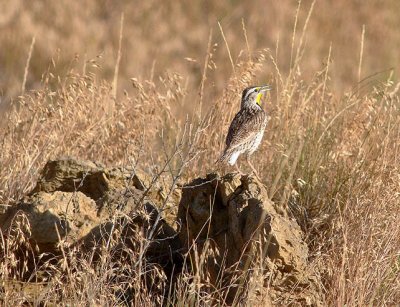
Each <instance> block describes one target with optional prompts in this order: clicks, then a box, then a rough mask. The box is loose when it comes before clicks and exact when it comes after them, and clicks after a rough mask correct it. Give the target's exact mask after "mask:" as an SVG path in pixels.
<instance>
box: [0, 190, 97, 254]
mask: <svg viewBox="0 0 400 307" xmlns="http://www.w3.org/2000/svg"><path fill="white" fill-rule="evenodd" d="M22 214H23V215H25V216H26V218H27V221H28V222H29V224H30V232H31V233H30V235H29V239H30V241H31V242H32V243H34V244H35V245H37V247H38V248H39V253H43V252H50V253H57V252H56V251H57V249H58V244H59V243H60V239H68V241H69V243H71V244H72V243H74V242H76V240H79V239H81V238H83V237H84V236H86V235H87V234H88V233H89V232H90V231H91V230H92V228H93V227H95V226H96V225H98V224H99V223H100V218H99V217H98V216H97V207H96V203H95V201H94V200H92V199H91V198H89V197H87V196H86V195H85V194H83V193H81V192H76V193H66V192H60V191H55V192H53V193H46V192H38V193H35V194H32V195H31V196H28V197H25V198H24V199H23V200H22V201H21V202H20V203H18V204H17V205H14V206H12V207H10V209H9V210H7V211H6V213H5V214H3V215H1V216H0V225H1V229H2V230H3V232H5V231H6V230H7V229H9V228H10V227H11V226H12V223H13V222H15V219H16V217H17V216H18V215H22Z"/></svg>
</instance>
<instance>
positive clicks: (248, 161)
mask: <svg viewBox="0 0 400 307" xmlns="http://www.w3.org/2000/svg"><path fill="white" fill-rule="evenodd" d="M246 161H247V163H248V164H249V166H250V168H251V170H252V171H253V174H254V176H256V178H257V179H258V181H260V182H262V181H261V179H260V177H259V176H258V172H257V171H256V169H255V167H254V166H253V164H251V162H250V155H247V156H246Z"/></svg>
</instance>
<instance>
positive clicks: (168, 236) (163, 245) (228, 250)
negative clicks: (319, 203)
mask: <svg viewBox="0 0 400 307" xmlns="http://www.w3.org/2000/svg"><path fill="white" fill-rule="evenodd" d="M167 195H169V197H167ZM178 203H179V206H178ZM26 224H29V226H30V227H23V225H26ZM176 225H178V227H177V228H178V229H175V228H174V227H176ZM0 230H1V232H0V235H2V234H3V235H6V236H14V235H15V236H16V237H18V236H19V234H20V233H21V231H22V232H23V233H24V234H25V236H26V237H27V238H28V239H29V242H30V243H31V244H32V246H33V245H34V246H35V247H37V249H32V250H35V251H34V252H33V253H34V256H35V257H37V256H39V254H40V253H50V254H51V255H49V256H50V257H52V258H51V259H57V257H53V255H56V256H57V255H60V254H61V246H65V244H67V245H72V247H73V248H74V250H75V248H76V250H78V251H79V252H78V254H74V253H71V255H73V256H72V257H71V259H69V260H68V261H71V263H72V262H74V261H75V263H76V262H79V259H82V258H81V257H85V255H90V257H92V260H93V261H95V258H96V257H97V258H99V257H98V256H100V255H101V253H102V251H103V250H104V248H105V247H106V248H107V253H108V254H107V255H112V257H117V258H118V259H119V260H115V259H116V258H112V259H111V261H115V263H116V264H117V265H118V264H119V263H120V262H119V261H121V259H130V260H129V261H130V262H129V261H128V265H127V266H126V267H127V268H132V267H134V266H135V265H138V264H139V265H142V262H141V257H145V260H146V265H150V266H152V267H153V268H154V267H157V268H160V270H161V271H162V272H163V274H164V275H163V276H162V277H159V279H154V278H153V277H151V276H150V275H149V277H146V278H145V280H146V287H148V289H153V286H154V285H155V286H157V280H160V281H161V280H163V282H165V280H167V279H168V280H167V282H166V283H167V287H166V288H164V290H165V289H174V288H175V287H177V286H179V283H176V284H174V283H175V280H176V276H177V274H179V272H180V270H181V267H182V265H183V263H184V261H183V258H182V257H183V256H184V254H185V253H186V254H187V255H189V256H190V257H189V258H187V259H186V260H187V261H185V262H186V263H187V265H188V266H189V270H190V269H192V270H193V271H194V273H195V274H194V275H193V276H195V278H200V280H199V283H200V284H202V285H204V289H202V291H203V290H205V291H207V290H209V292H217V293H218V294H219V295H221V296H222V295H225V298H226V299H225V303H227V304H233V303H235V302H240V299H245V298H246V295H247V292H246V291H247V289H248V287H249V286H250V284H252V283H253V284H254V280H255V277H256V275H257V274H256V270H259V272H258V275H257V276H258V278H259V279H257V280H258V281H259V282H258V283H257V285H256V286H257V287H258V288H259V289H260V291H252V292H251V294H252V297H251V298H250V297H247V298H248V301H247V302H250V301H252V302H254V304H258V303H260V302H261V298H260V297H257V295H258V294H257V293H261V292H262V291H264V294H265V293H267V295H263V294H262V295H261V294H260V295H259V296H263V298H262V299H263V300H262V301H263V302H269V303H268V304H277V305H288V304H292V303H294V302H295V303H297V304H300V305H319V304H320V302H321V301H322V299H321V296H320V294H319V293H320V292H319V291H318V289H317V286H316V284H317V283H316V282H315V277H314V272H313V271H312V270H311V269H310V266H309V263H308V258H309V251H308V248H307V245H306V244H305V242H304V241H303V233H302V231H301V229H300V227H299V225H298V224H297V222H296V220H295V219H294V218H292V217H291V215H289V213H288V209H287V208H285V207H282V206H279V205H277V204H274V203H273V202H272V201H271V200H270V199H269V198H268V195H267V191H266V188H265V187H264V186H263V185H262V184H261V183H259V182H258V181H257V180H256V179H255V178H253V177H250V176H239V175H236V174H227V175H225V176H223V177H220V176H219V175H216V174H209V175H207V176H206V177H205V178H198V179H195V180H193V181H192V182H190V183H189V184H186V185H184V186H181V187H180V188H179V189H175V190H174V191H173V192H172V193H169V187H168V186H163V185H161V184H159V183H158V182H156V183H152V179H151V178H150V177H148V176H146V175H145V174H144V173H141V172H139V171H133V170H129V169H126V168H106V167H104V166H101V165H100V164H96V163H93V162H88V161H77V160H74V159H60V160H54V161H49V162H48V163H47V164H46V166H45V167H44V169H43V172H42V175H41V177H40V178H39V179H38V182H37V184H36V186H35V188H34V189H33V191H32V192H31V193H29V194H28V195H27V196H26V197H24V199H22V200H21V201H19V202H18V203H16V204H14V205H12V206H10V207H9V208H8V209H7V210H6V212H5V213H4V214H0ZM18 238H20V237H18ZM5 241H7V240H5ZM14 241H15V240H14ZM17 241H18V240H17ZM10 242H13V241H12V240H10ZM22 254H23V255H25V254H26V253H24V252H22ZM75 256H77V257H75ZM23 257H25V256H23ZM23 257H22V258H19V259H23V261H19V263H20V264H21V265H24V263H25V262H29V261H28V260H26V258H23ZM17 258H18V257H17ZM38 259H42V258H40V257H37V258H36V260H35V261H32V262H31V264H32V266H31V267H32V268H34V267H37V262H36V261H37V260H38ZM43 259H44V258H43ZM25 260H26V261H25ZM17 262H18V261H17ZM28 267H29V263H28ZM157 270H158V269H156V270H154V271H157ZM150 271H151V270H150ZM132 272H133V273H134V272H135V268H133V269H132ZM31 274H32V271H31V272H29V271H28V272H27V274H26V275H27V276H28V278H29V276H31ZM146 274H147V273H146ZM122 275H124V274H122ZM126 276H128V277H129V276H130V275H129V274H128V275H126ZM121 278H122V277H121ZM129 278H130V277H129ZM116 280H118V281H121V280H120V279H118V278H117V279H116ZM121 282H122V283H123V284H129V283H130V281H129V280H123V281H121ZM207 286H208V287H209V289H207ZM158 288H159V290H160V291H161V292H160V293H164V292H163V291H164V290H163V288H162V287H158ZM215 289H227V290H226V293H225V294H221V293H220V290H218V291H215ZM127 291H128V290H127ZM130 295H135V293H133V292H132V293H131V294H130ZM160 295H162V294H160ZM218 299H220V298H218ZM238 299H239V301H238Z"/></svg>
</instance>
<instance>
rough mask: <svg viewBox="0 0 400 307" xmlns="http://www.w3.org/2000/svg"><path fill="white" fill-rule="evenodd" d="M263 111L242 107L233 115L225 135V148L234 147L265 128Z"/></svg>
mask: <svg viewBox="0 0 400 307" xmlns="http://www.w3.org/2000/svg"><path fill="white" fill-rule="evenodd" d="M265 121H266V115H265V113H264V111H262V110H260V111H254V110H247V109H242V110H240V111H239V113H237V114H236V115H235V117H234V118H233V120H232V123H231V126H230V127H229V131H228V135H227V136H226V148H234V147H237V146H240V145H242V144H245V143H247V142H248V141H250V140H251V139H252V138H254V137H255V136H256V135H257V133H258V132H260V130H262V129H264V128H265Z"/></svg>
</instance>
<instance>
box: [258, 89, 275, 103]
mask: <svg viewBox="0 0 400 307" xmlns="http://www.w3.org/2000/svg"><path fill="white" fill-rule="evenodd" d="M270 90H272V87H271V86H270V85H263V86H260V87H259V88H258V91H259V94H258V95H257V98H256V102H257V103H258V105H261V97H262V96H263V94H264V93H265V92H266V91H270Z"/></svg>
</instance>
